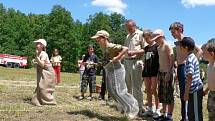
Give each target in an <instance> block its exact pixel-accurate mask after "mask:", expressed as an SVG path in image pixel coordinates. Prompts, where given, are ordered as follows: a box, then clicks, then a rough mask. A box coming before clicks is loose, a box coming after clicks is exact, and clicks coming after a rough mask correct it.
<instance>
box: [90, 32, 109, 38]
mask: <svg viewBox="0 0 215 121" xmlns="http://www.w3.org/2000/svg"><path fill="white" fill-rule="evenodd" d="M101 36H102V37H105V38H109V36H110V35H109V33H108V32H107V31H105V30H100V31H97V32H96V34H95V35H94V36H92V37H91V39H96V38H98V37H101Z"/></svg>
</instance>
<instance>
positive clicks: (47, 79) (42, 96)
mask: <svg viewBox="0 0 215 121" xmlns="http://www.w3.org/2000/svg"><path fill="white" fill-rule="evenodd" d="M34 43H35V44H36V57H35V59H34V60H33V62H34V64H36V66H37V87H36V89H35V92H34V95H33V98H32V100H31V101H32V104H33V105H36V106H41V105H56V101H55V98H54V96H53V92H54V91H55V72H54V69H53V68H52V64H51V63H50V61H49V57H48V54H47V53H46V52H45V48H46V45H47V43H46V40H44V39H38V40H36V41H34Z"/></svg>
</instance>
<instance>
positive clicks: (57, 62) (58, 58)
mask: <svg viewBox="0 0 215 121" xmlns="http://www.w3.org/2000/svg"><path fill="white" fill-rule="evenodd" d="M61 61H62V58H61V56H60V55H57V56H52V58H51V62H52V65H53V66H60V63H61Z"/></svg>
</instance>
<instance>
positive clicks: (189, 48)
mask: <svg viewBox="0 0 215 121" xmlns="http://www.w3.org/2000/svg"><path fill="white" fill-rule="evenodd" d="M180 47H181V51H182V52H183V53H184V54H185V55H186V63H185V76H186V81H185V82H186V83H185V93H184V101H188V113H187V114H188V120H189V121H203V116H202V99H203V83H202V81H201V79H200V70H199V61H198V59H197V57H196V56H195V55H194V53H193V50H194V48H195V42H194V40H193V39H192V38H191V37H184V38H183V39H182V41H180Z"/></svg>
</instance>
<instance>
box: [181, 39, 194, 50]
mask: <svg viewBox="0 0 215 121" xmlns="http://www.w3.org/2000/svg"><path fill="white" fill-rule="evenodd" d="M180 45H181V46H182V47H188V49H189V50H193V49H194V47H195V42H194V40H193V39H192V38H191V37H184V38H183V39H182V40H181V41H180Z"/></svg>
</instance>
